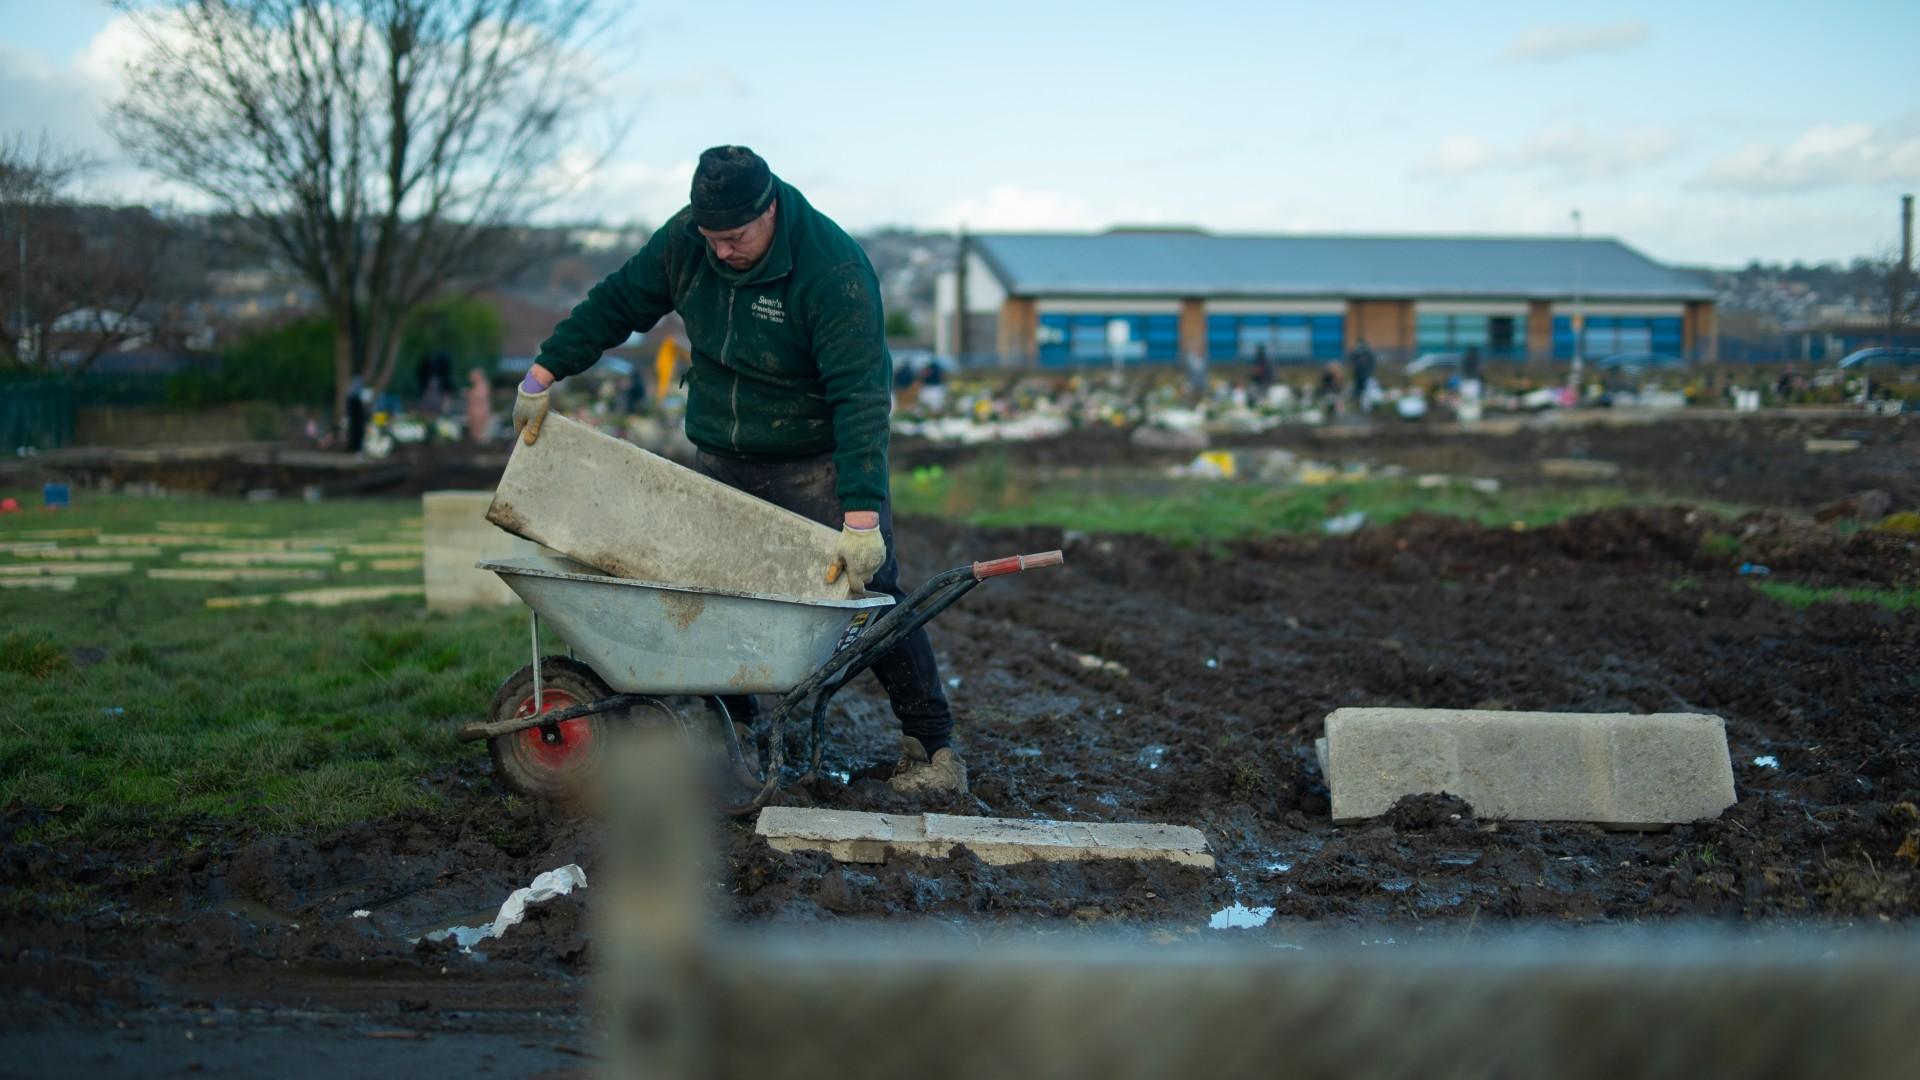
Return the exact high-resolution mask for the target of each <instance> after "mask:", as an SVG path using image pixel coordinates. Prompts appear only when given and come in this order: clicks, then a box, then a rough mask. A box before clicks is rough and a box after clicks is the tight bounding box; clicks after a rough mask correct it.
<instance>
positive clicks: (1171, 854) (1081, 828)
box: [754, 806, 1214, 870]
mask: <svg viewBox="0 0 1920 1080" xmlns="http://www.w3.org/2000/svg"><path fill="white" fill-rule="evenodd" d="M754 832H755V833H757V834H758V835H760V836H762V837H764V838H766V841H767V843H768V845H769V846H771V847H772V848H774V850H776V851H822V852H825V853H827V854H828V855H830V856H832V857H833V858H835V859H838V860H840V861H841V862H859V863H879V862H885V861H886V860H887V856H888V854H889V853H898V854H910V855H925V856H931V857H933V858H944V857H946V856H947V855H950V854H951V853H952V852H953V850H954V849H955V848H961V847H963V848H966V849H967V850H968V851H971V852H972V853H973V854H974V855H976V856H978V857H979V858H980V861H982V862H985V863H988V864H991V865H995V866H1005V865H1008V864H1011V863H1021V862H1027V861H1030V860H1035V859H1040V860H1050V861H1084V860H1090V859H1162V860H1165V861H1168V862H1174V863H1179V864H1182V865H1186V866H1198V867H1202V868H1204V869H1208V870H1211V869H1213V865H1214V864H1213V855H1212V853H1211V852H1210V851H1208V849H1207V840H1206V837H1205V836H1203V835H1201V833H1200V830H1198V829H1194V828H1190V827H1188V826H1185V825H1162V824H1150V823H1131V822H1086V821H1048V820H1024V819H1017V818H983V817H959V816H954V815H950V814H876V813H868V812H865V811H858V810H820V809H812V808H804V807H791V806H771V807H768V808H767V809H765V810H762V811H761V812H760V820H759V821H758V822H757V823H756V825H755V826H754Z"/></svg>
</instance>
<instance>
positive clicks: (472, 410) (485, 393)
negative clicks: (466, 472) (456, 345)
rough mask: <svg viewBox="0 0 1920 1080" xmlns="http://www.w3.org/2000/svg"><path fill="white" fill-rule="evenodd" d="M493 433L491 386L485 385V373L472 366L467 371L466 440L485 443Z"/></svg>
mask: <svg viewBox="0 0 1920 1080" xmlns="http://www.w3.org/2000/svg"><path fill="white" fill-rule="evenodd" d="M491 434H493V387H491V386H488V385H487V373H486V372H484V371H482V370H480V369H479V368H474V369H473V370H472V371H469V372H467V441H468V442H470V443H485V442H486V441H487V437H488V436H489V435H491Z"/></svg>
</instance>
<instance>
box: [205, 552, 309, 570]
mask: <svg viewBox="0 0 1920 1080" xmlns="http://www.w3.org/2000/svg"><path fill="white" fill-rule="evenodd" d="M180 561H181V562H183V563H193V564H197V565H202V566H329V565H332V563H333V553H332V552H331V551H186V552H182V553H181V555H180Z"/></svg>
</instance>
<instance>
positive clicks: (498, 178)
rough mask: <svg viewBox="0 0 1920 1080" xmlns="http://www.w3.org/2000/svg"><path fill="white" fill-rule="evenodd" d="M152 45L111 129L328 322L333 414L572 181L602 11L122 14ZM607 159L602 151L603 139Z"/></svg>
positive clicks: (227, 9) (521, 3) (262, 8)
mask: <svg viewBox="0 0 1920 1080" xmlns="http://www.w3.org/2000/svg"><path fill="white" fill-rule="evenodd" d="M120 6H121V7H122V8H123V9H126V10H128V11H129V12H130V13H131V14H132V15H133V16H134V17H135V18H136V20H137V21H138V25H139V26H140V28H141V29H142V31H143V33H144V35H145V39H146V46H147V47H146V49H145V50H144V52H143V53H142V54H141V55H140V56H139V57H138V58H136V59H135V60H134V61H132V63H131V64H130V67H129V70H128V81H127V90H126V94H125V96H124V97H123V98H122V99H121V100H120V101H119V102H117V103H116V104H115V106H114V108H113V112H112V116H111V118H110V121H111V126H112V128H113V130H114V133H115V134H116V135H117V136H118V138H119V139H120V141H121V143H122V145H123V146H125V147H126V148H127V149H128V150H129V151H130V152H131V153H132V154H133V155H134V157H135V158H136V159H137V160H139V161H140V162H141V163H143V164H145V165H147V166H148V167H150V168H152V169H154V170H156V171H158V172H160V173H162V174H163V175H166V176H168V177H170V178H172V179H174V180H177V181H179V182H181V183H183V184H186V185H188V186H189V187H192V188H194V189H197V190H198V191H200V192H202V193H204V194H206V195H207V196H209V197H211V198H212V199H213V200H214V201H215V202H216V203H218V204H219V205H221V206H222V207H224V208H226V209H228V210H230V211H232V212H234V213H236V214H240V215H243V216H245V217H247V218H250V219H252V220H253V221H255V222H257V223H258V224H259V226H260V227H261V229H262V230H263V231H264V233H265V235H266V236H267V237H268V238H269V239H270V241H271V243H272V245H273V247H274V248H275V249H277V251H278V253H279V254H280V255H282V256H284V257H285V258H286V259H287V261H288V262H289V263H290V264H291V265H292V266H293V267H295V268H297V270H298V271H299V273H301V274H302V275H303V276H304V277H306V278H307V280H309V281H310V282H311V283H312V284H313V285H314V287H315V288H316V289H317V290H318V292H319V294H320V296H321V298H322V301H323V303H324V304H325V306H326V309H327V313H328V315H329V316H330V317H331V318H332V320H333V324H334V381H335V407H336V412H337V413H340V414H343V413H344V404H345V400H346V394H347V392H348V388H349V386H350V385H351V384H352V381H353V379H354V378H355V377H356V376H359V377H361V378H364V379H365V380H366V381H367V383H368V385H370V386H372V387H374V388H375V389H384V388H385V387H386V385H387V383H388V382H389V381H390V380H391V379H392V378H393V374H394V365H395V362H396V360H397V352H398V347H399V343H400V337H401V330H402V327H403V324H404V322H405V321H406V317H407V314H408V313H409V312H410V311H412V310H413V309H414V308H416V307H418V306H419V305H420V304H421V303H423V302H425V301H427V300H429V299H431V298H433V297H434V296H435V295H436V294H437V293H438V292H440V291H441V290H443V289H445V288H447V287H448V286H449V284H450V282H451V281H452V280H453V279H455V278H457V277H459V276H461V275H463V274H465V275H471V274H473V273H475V272H476V271H477V270H478V269H479V268H480V267H481V266H483V265H484V263H485V262H486V259H487V250H486V248H487V244H488V241H489V239H490V238H492V237H495V236H497V235H498V234H499V232H500V230H499V228H498V227H499V226H500V225H502V224H503V223H509V222H513V221H518V220H522V219H524V217H525V216H526V215H527V214H528V213H529V212H531V211H532V210H533V209H534V208H535V207H537V206H539V205H541V204H543V203H545V202H547V201H548V200H550V199H551V198H553V197H554V196H555V195H556V194H558V193H559V192H560V191H561V190H562V189H563V187H564V186H565V185H566V184H567V183H568V178H567V177H565V176H563V175H562V174H561V170H560V169H558V168H557V167H556V163H557V161H558V159H559V158H560V156H561V154H562V153H563V152H567V151H569V149H570V147H571V146H572V144H573V140H574V139H575V137H576V135H577V134H578V131H579V128H580V124H581V121H582V120H583V119H584V118H585V116H586V113H585V111H584V110H583V109H581V108H580V106H581V105H582V103H583V102H585V101H587V100H588V99H589V96H590V93H591V89H592V86H591V73H590V71H589V68H588V64H587V57H586V54H585V49H584V47H583V46H584V44H585V42H586V41H587V40H588V39H589V38H590V37H591V36H592V35H593V34H595V33H597V32H599V31H600V30H602V29H603V28H604V27H603V20H602V19H601V14H602V12H601V10H600V9H601V3H600V2H599V0H149V2H141V0H120ZM608 145H611V143H610V142H609V143H608Z"/></svg>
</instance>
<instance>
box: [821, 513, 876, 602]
mask: <svg viewBox="0 0 1920 1080" xmlns="http://www.w3.org/2000/svg"><path fill="white" fill-rule="evenodd" d="M886 561H887V541H886V538H885V537H882V536H881V535H880V526H878V525H875V526H874V527H873V528H871V529H856V528H854V527H853V526H851V525H848V526H845V527H843V528H842V529H841V530H840V542H839V543H838V544H836V545H834V548H833V563H832V564H831V565H829V566H828V567H827V584H829V585H831V584H833V583H834V582H836V581H839V580H840V574H841V573H842V572H843V571H844V572H845V573H846V575H847V579H848V580H849V581H851V582H852V583H853V585H854V586H855V587H856V588H864V587H866V584H867V581H868V579H870V578H872V577H873V575H874V572H875V571H877V570H879V569H880V564H881V563H883V562H886Z"/></svg>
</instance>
